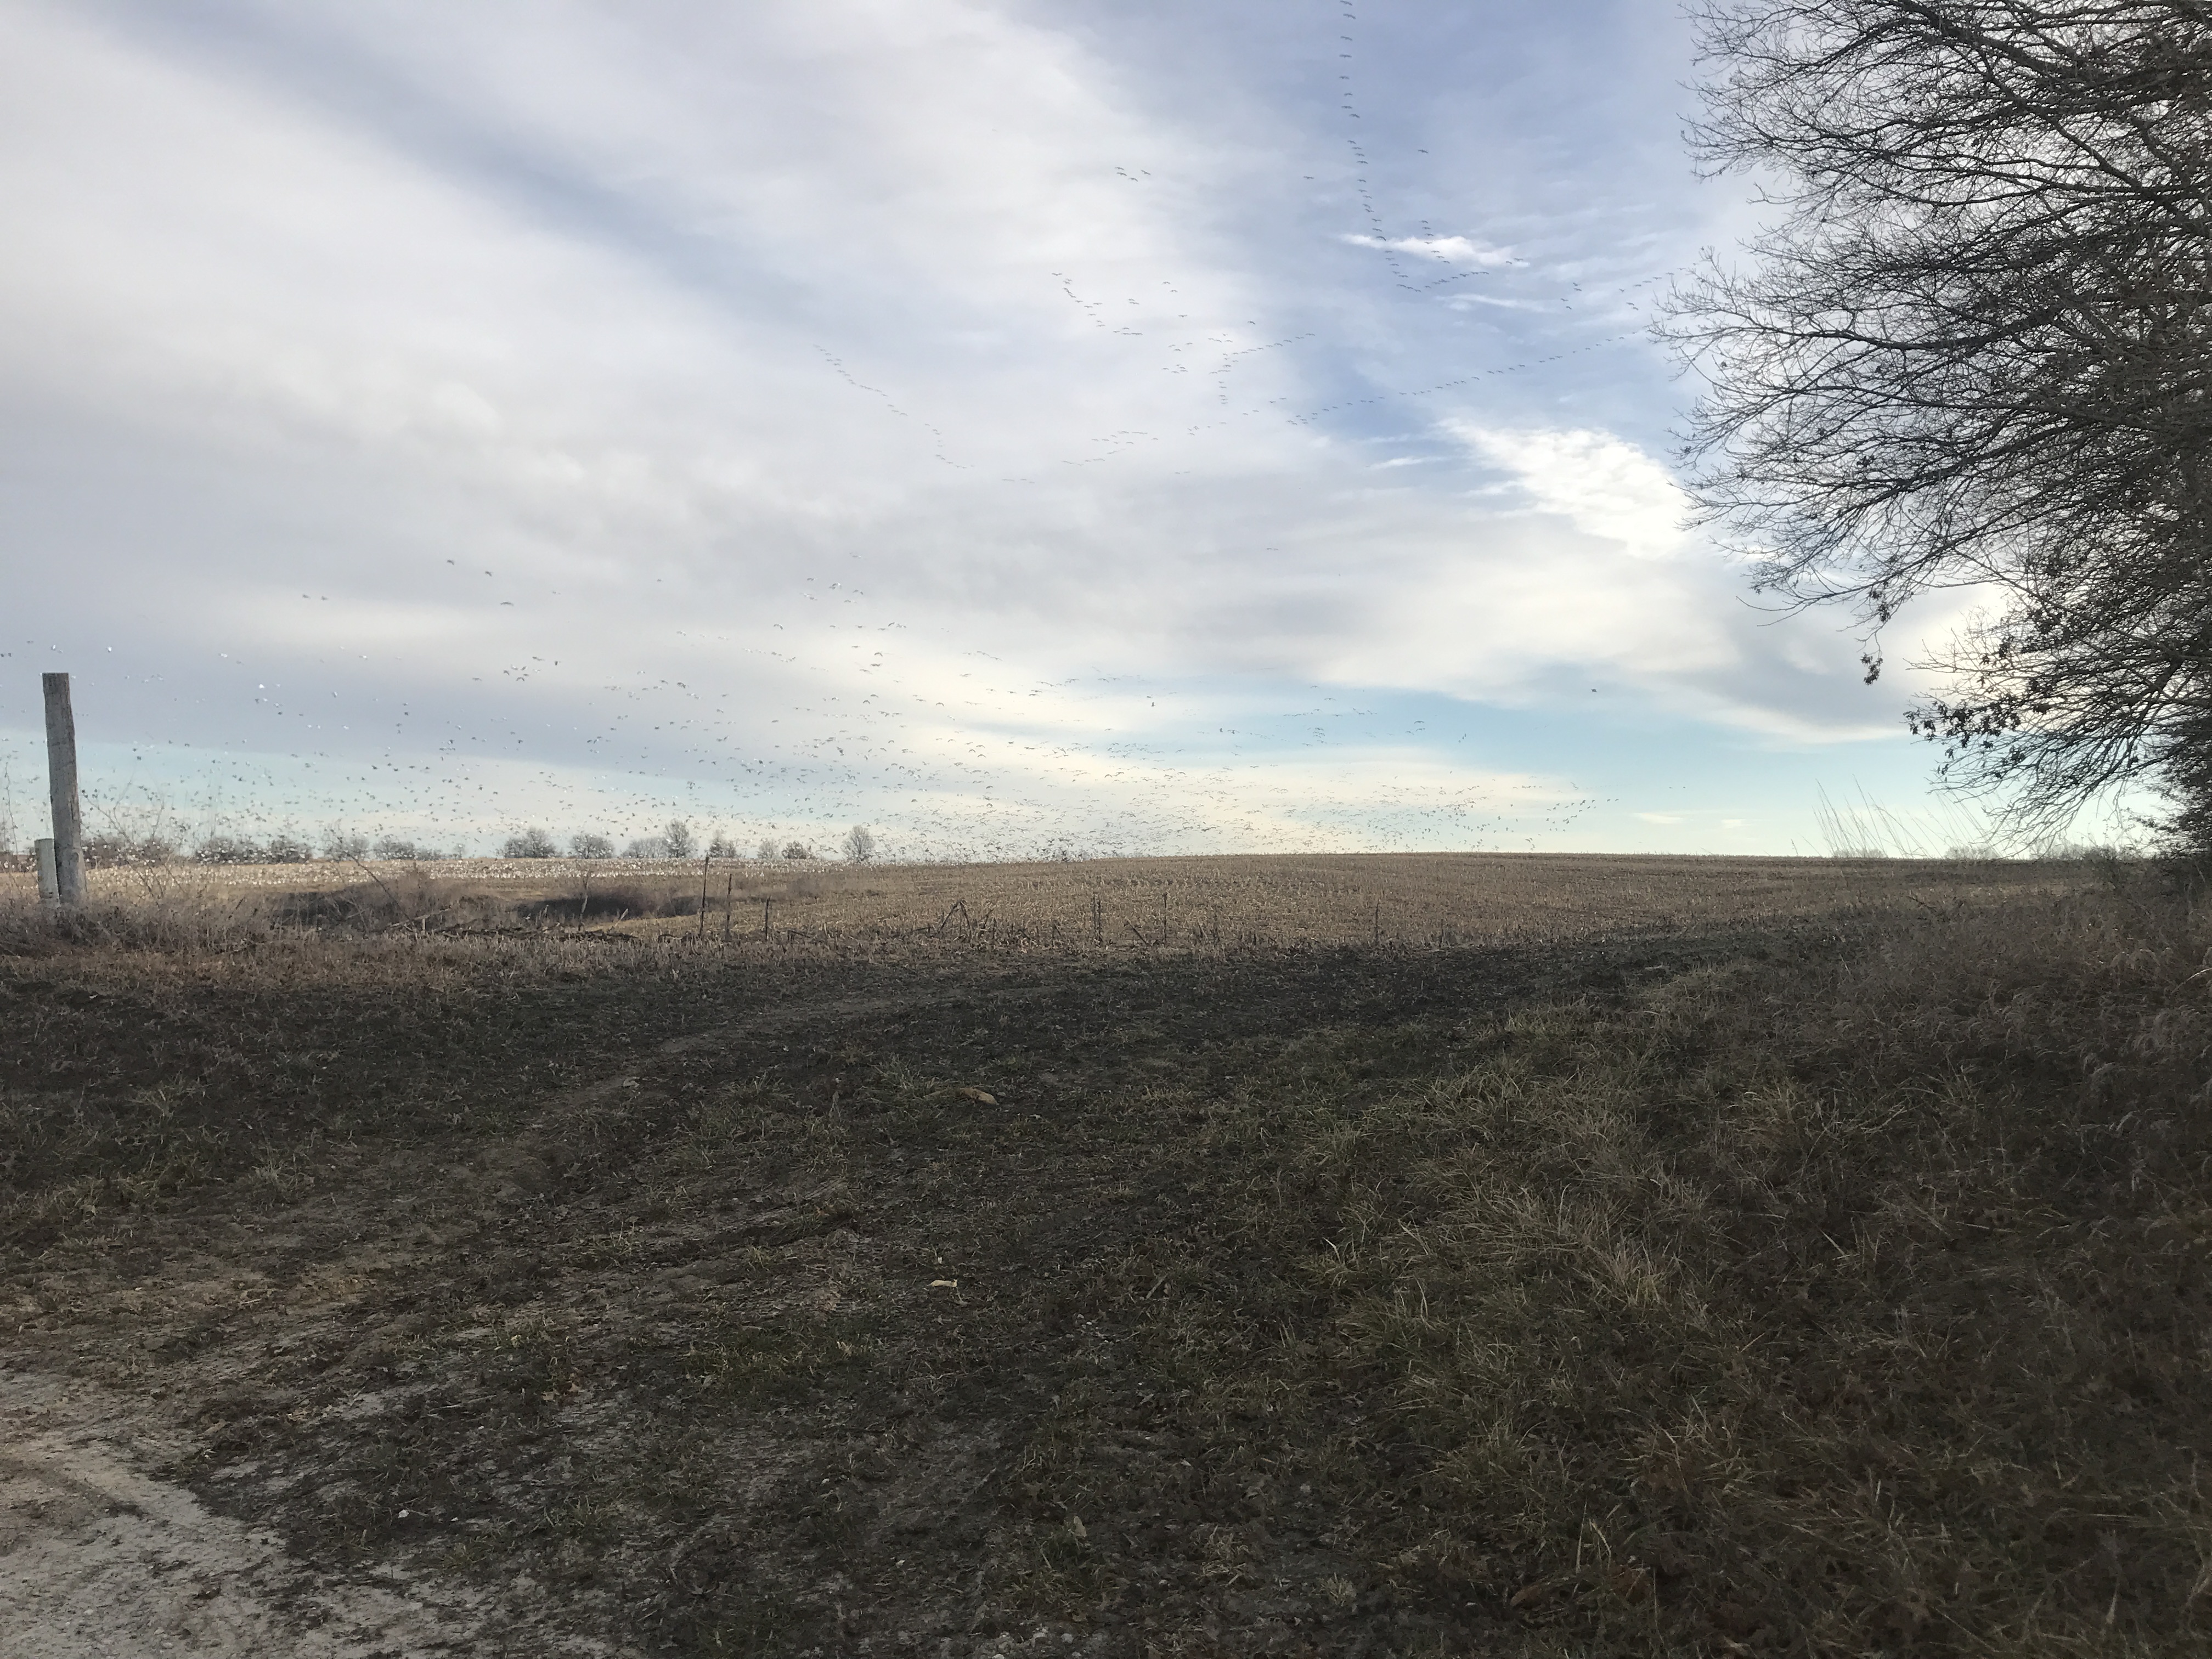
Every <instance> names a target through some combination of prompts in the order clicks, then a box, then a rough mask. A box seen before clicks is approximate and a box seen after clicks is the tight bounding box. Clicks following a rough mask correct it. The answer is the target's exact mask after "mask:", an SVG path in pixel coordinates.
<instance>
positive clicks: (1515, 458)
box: [1445, 420, 1689, 559]
mask: <svg viewBox="0 0 2212 1659" xmlns="http://www.w3.org/2000/svg"><path fill="white" fill-rule="evenodd" d="M1445 429H1446V430H1448V431H1449V432H1450V433H1451V434H1452V435H1453V436H1455V437H1456V438H1457V439H1459V440H1460V441H1461V442H1462V443H1464V444H1465V445H1466V446H1467V447H1468V450H1469V451H1470V452H1472V453H1474V455H1475V456H1476V457H1477V458H1478V459H1480V460H1483V461H1485V462H1486V463H1488V464H1489V465H1492V466H1493V467H1496V468H1498V470H1499V471H1503V472H1505V473H1508V474H1510V476H1511V477H1512V479H1513V481H1514V483H1515V484H1516V485H1517V486H1518V487H1519V489H1521V491H1522V494H1523V495H1525V496H1526V497H1527V498H1528V504H1529V506H1530V507H1531V508H1532V509H1533V510H1534V511H1536V512H1538V513H1553V514H1556V515H1557V516H1559V517H1560V518H1563V519H1565V520H1567V521H1568V522H1569V523H1570V524H1571V525H1573V526H1574V527H1575V528H1576V529H1577V530H1579V531H1581V532H1583V534H1585V535H1589V536H1601V537H1603V538H1606V539H1607V540H1608V541H1614V542H1618V543H1620V544H1621V545H1622V546H1623V547H1625V548H1626V550H1628V551H1629V552H1630V553H1631V554H1632V555H1633V556H1636V557H1638V558H1640V559H1655V558H1665V557H1668V556H1670V555H1673V554H1675V553H1679V552H1680V551H1681V550H1682V548H1683V546H1684V545H1685V544H1686V541H1687V532H1686V530H1685V528H1684V526H1683V520H1684V519H1685V518H1686V515H1687V513H1688V512H1689V500H1688V498H1687V497H1686V496H1685V495H1683V494H1682V489H1681V486H1680V485H1679V484H1677V483H1675V482H1674V477H1673V475H1672V474H1670V473H1669V472H1668V471H1667V469H1666V468H1665V467H1664V466H1662V465H1660V464H1659V463H1658V462H1657V461H1656V460H1654V459H1652V458H1651V457H1650V456H1649V455H1647V454H1645V453H1644V451H1642V450H1641V449H1639V448H1638V447H1636V446H1635V445H1634V444H1632V443H1630V442H1628V441H1626V440H1625V439H1621V438H1617V437H1615V436H1613V435H1612V434H1611V433H1608V432H1597V431H1589V430H1568V431H1561V430H1549V429H1537V430H1533V431H1515V430H1506V429H1501V428H1495V427H1489V426H1484V425H1481V424H1479V423H1477V422H1472V421H1466V420H1455V421H1448V422H1445Z"/></svg>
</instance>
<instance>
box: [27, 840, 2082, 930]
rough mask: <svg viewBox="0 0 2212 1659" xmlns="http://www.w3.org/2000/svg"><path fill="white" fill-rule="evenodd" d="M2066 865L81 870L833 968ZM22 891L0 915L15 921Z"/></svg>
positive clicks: (337, 923)
mask: <svg viewBox="0 0 2212 1659" xmlns="http://www.w3.org/2000/svg"><path fill="white" fill-rule="evenodd" d="M2080 879H2081V866H2080V865H2079V864H2075V863H2062V862H2051V863H2036V862H2027V861H2016V862H2015V861H1971V862H1970V861H1954V860H1836V859H1754V858H1684V857H1633V856H1625V857H1605V856H1592V855H1565V854H1562V855H1541V854H1532V855H1516V854H1375V855H1365V856H1318V855H1317V856H1313V857H1295V856H1293V857H1280V856H1276V857H1257V856H1255V857H1220V858H1172V859H1169V858H1161V859H1128V860H1097V861H1085V862H1073V861H1064V862H1042V863H1034V864H1003V865H936V864H914V865H892V864H884V865H864V866H851V865H843V866H816V867H812V868H808V867H805V866H799V867H793V866H787V865H763V864H761V863H757V862H755V861H751V860H738V861H731V862H727V863H712V862H702V863H699V864H689V865H672V864H671V863H669V862H668V861H665V860H659V861H643V860H497V859H477V860H439V861H435V862H428V861H426V862H422V863H411V862H410V863H383V864H375V865H371V864H365V863H364V864H350V865H348V864H324V865H307V866H302V865H297V864H291V865H265V866H228V867H221V868H216V869H199V868H193V867H189V866H156V867H152V868H140V869H122V870H110V871H103V872H94V877H93V882H92V894H91V897H92V902H91V905H90V907H89V908H88V913H87V915H86V916H85V917H84V918H83V919H82V921H81V922H79V923H78V924H77V925H78V928H79V931H80V932H81V933H84V934H85V935H86V936H87V937H88V938H92V939H99V938H101V937H107V938H110V939H112V942H115V943H118V944H131V943H145V944H151V945H163V944H173V945H184V946H190V945H195V944H204V945H218V946H219V945H226V944H233V943H239V942H242V941H246V940H251V939H256V938H263V937H270V936H274V935H276V934H279V933H298V932H302V931H308V932H313V931H318V930H328V929H332V928H336V929H341V930H344V931H348V932H353V933H362V932H369V933H374V932H377V931H387V932H411V933H416V934H428V933H442V934H447V935H455V934H459V935H485V934H494V935H501V936H514V935H532V936H543V935H546V934H553V935H556V936H560V937H566V938H575V937H578V936H580V935H582V934H600V935H608V936H613V937H623V938H630V939H659V940H667V941H674V940H680V939H686V938H690V939H698V940H701V941H709V942H714V943H717V944H727V945H732V946H744V947H746V948H759V947H768V948H772V949H775V950H777V951H786V952H788V951H813V952H821V951H827V952H829V953H831V954H836V955H844V954H849V953H852V952H854V951H860V952H863V953H868V952H874V951H885V950H896V949H899V948H902V947H904V948H910V949H911V948H921V949H927V948H930V947H938V948H943V947H948V946H950V947H959V948H965V949H969V950H976V949H980V950H984V951H1006V952H1015V953H1024V954H1033V953H1039V952H1043V953H1062V952H1079V951H1102V950H1103V951H1199V952H1218V951H1233V950H1240V949H1242V950H1252V949H1263V950H1264V949H1282V948H1292V949H1296V948H1315V947H1328V946H1351V945H1358V946H1365V947H1368V948H1376V947H1392V948H1401V949H1405V948H1411V949H1449V948H1453V947H1455V946H1462V945H1482V944H1490V943H1498V942H1502V941H1507V940H1516V939H1518V940H1527V939H1578V938H1589V937H1599V936H1604V935H1608V934H1613V933H1630V932H1638V931H1644V930H1650V929H1661V930H1666V929H1680V928H1712V927H1735V926H1743V925H1749V924H1755V923H1759V922H1763V921H1778V920H1782V919H1786V918H1793V917H1804V916H1809V915H1820V914H1822V913H1826V912H1831V911H1854V912H1856V911H1863V910H1869V909H1872V910H1890V909H1896V908H1910V907H1912V906H1916V905H1917V906H1926V907H1940V906H1944V905H1955V904H1959V903H1966V902H1990V901H1992V900H1996V899H2000V898H2002V897H2005V896H2021V895H2023V894H2027V893H2033V892H2045V891H2054V890H2063V889H2064V888H2066V887H2069V886H2070V885H2072V884H2076V883H2078V882H2079V881H2080ZM32 899H33V894H32V892H31V890H30V886H29V883H28V879H27V878H23V877H20V876H19V877H12V878H10V877H0V904H6V905H8V906H9V907H10V908H11V909H12V911H13V913H14V917H15V927H18V928H21V927H24V926H26V925H27V924H28V923H29V922H30V920H31V918H30V905H31V902H32Z"/></svg>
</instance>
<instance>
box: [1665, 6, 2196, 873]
mask: <svg viewBox="0 0 2212 1659" xmlns="http://www.w3.org/2000/svg"><path fill="white" fill-rule="evenodd" d="M1697 21H1698V24H1699V31H1700V37H1701V44H1702V48H1703V61H1704V64H1705V70H1706V76H1705V81H1704V82H1703V85H1702V88H1701V90H1702V93H1703V97H1704V112H1703V115H1702V118H1700V119H1699V120H1698V121H1697V122H1696V123H1695V124H1694V125H1693V127H1692V142H1693V145H1694V147H1695V149H1696V151H1697V153H1698V155H1699V158H1700V160H1701V161H1702V162H1703V164H1704V165H1705V167H1708V168H1709V169H1711V170H1712V171H1714V172H1728V171H1740V172H1743V173H1748V174H1750V175H1752V176H1753V177H1754V178H1755V179H1757V180H1758V181H1759V185H1760V189H1761V191H1762V194H1763V197H1764V199H1765V202H1766V203H1767V204H1768V205H1769V206H1770V208H1771V210H1772V213H1771V219H1770V222H1769V223H1768V225H1767V227H1766V228H1765V229H1764V230H1763V231H1762V232H1761V233H1759V234H1758V235H1756V236H1755V237H1754V238H1753V239H1752V240H1751V241H1750V242H1749V244H1748V246H1747V250H1746V251H1747V254H1748V256H1749V258H1747V261H1745V262H1744V264H1743V265H1742V266H1741V269H1731V268H1728V267H1725V266H1723V264H1720V263H1719V262H1717V261H1714V262H1711V263H1710V264H1708V266H1707V267H1706V268H1705V270H1704V272H1703V273H1702V274H1701V276H1699V278H1697V279H1695V280H1693V281H1692V282H1690V283H1686V284H1685V285H1684V286H1683V287H1682V288H1680V289H1678V291H1677V293H1676V294H1675V295H1674V300H1673V301H1672V304H1671V306H1670V307H1669V311H1668V316H1667V318H1666V320H1665V322H1664V323H1663V324H1662V326H1663V327H1664V328H1665V329H1666V330H1667V331H1668V334H1669V336H1670V337H1671V338H1672V340H1673V341H1674V343H1675V345H1676V346H1677V348H1678V349H1679V350H1680V352H1681V353H1682V355H1683V356H1684V357H1685V358H1686V360H1687V361H1688V362H1690V363H1692V365H1693V366H1694V367H1695V368H1696V369H1697V370H1698V371H1699V372H1700V373H1701V374H1703V375H1704V377H1705V395H1704V397H1703V398H1702V400H1701V402H1700V404H1699V407H1698V409H1697V410H1696V412H1695V414H1694V416H1693V417H1692V424H1691V427H1690V429H1689V431H1688V433H1687V435H1686V437H1687V444H1686V447H1687V450H1688V453H1689V458H1690V461H1691V475H1692V476H1691V488H1692V494H1693V495H1694V496H1695V497H1696V499H1697V500H1698V501H1699V503H1700V505H1701V507H1702V508H1703V509H1704V511H1705V514H1706V517H1707V520H1708V521H1709V522H1710V523H1711V524H1713V525H1714V526H1717V528H1718V529H1719V531H1720V532H1721V533H1722V535H1723V538H1725V539H1726V540H1728V541H1729V542H1730V543H1732V544H1734V545H1735V546H1736V547H1737V548H1739V549H1740V550H1744V551H1747V552H1748V553H1750V554H1751V555H1753V557H1754V558H1755V559H1756V561H1757V576H1756V580H1757V581H1758V583H1759V586H1761V587H1763V588H1764V589H1765V590H1766V591H1769V592H1774V593H1777V594H1779V595H1783V596H1786V597H1787V599H1790V601H1793V602H1796V603H1800V604H1807V605H1814V604H1842V605H1847V606H1849V607H1851V608H1853V609H1854V610H1855V611H1857V614H1858V616H1859V617H1861V618H1862V619H1863V623H1865V625H1866V628H1867V630H1868V636H1869V651H1868V654H1867V657H1866V659H1865V660H1866V665H1867V670H1868V676H1869V678H1873V677H1874V676H1875V674H1877V673H1879V671H1880V670H1881V645H1880V635H1881V629H1882V627H1883V625H1884V624H1886V623H1888V622H1889V621H1890V619H1891V618H1892V617H1893V616H1895V615H1896V613H1897V611H1898V610H1899V607H1900V606H1902V605H1905V604H1906V603H1908V602H1909V601H1911V599H1913V598H1915V597H1916V596H1917V595H1920V594H1923V593H1924V592H1928V591H1929V590H1932V589H1936V588H1942V587H1955V586H1979V587H1981V588H1982V589H1983V590H1984V592H1985V593H1986V594H1987V595H1988V596H1989V598H1990V603H1989V604H1988V605H1986V606H1985V607H1984V610H1983V611H1982V613H1981V616H1980V619H1979V620H1978V622H1977V623H1975V624H1974V625H1973V626H1972V628H1970V629H1968V630H1966V632H1964V633H1963V634H1962V635H1960V636H1959V637H1958V638H1957V639H1955V640H1954V641H1953V642H1952V644H1951V646H1950V647H1949V648H1948V650H1947V651H1945V652H1943V653H1940V654H1939V655H1938V656H1937V657H1936V659H1935V660H1934V661H1933V663H1932V664H1931V665H1932V666H1934V667H1935V668H1936V669H1938V670H1940V671H1942V675H1943V680H1942V684H1943V689H1942V691H1941V692H1940V693H1939V694H1938V695H1937V696H1935V697H1933V698H1931V699H1929V701H1927V702H1924V703H1923V704H1922V705H1921V706H1919V707H1917V708H1915V709H1913V710H1912V711H1911V715H1910V720H1911V725H1912V726H1913V728H1914V729H1915V730H1916V731H1917V732H1921V733H1923V734H1924V735H1926V736H1928V737H1929V738H1934V739H1936V741H1938V742H1939V743H1941V744H1942V745H1943V748H1944V750H1945V754H1944V760H1943V772H1944V775H1946V776H1947V777H1948V779H1950V780H1951V781H1954V783H1958V784H1960V785H1962V786H1964V787H1980V788H1984V789H1995V790H2002V793H2003V794H2004V796H2005V798H2006V800H2007V802H2008V807H2007V810H2008V812H2009V813H2010V814H2011V816H2012V817H2013V819H2014V822H2015V825H2016V827H2019V828H2022V829H2036V828H2039V827H2041V828H2049V827H2052V826H2055V825H2056V824H2057V823H2060V822H2062V821H2063V819H2064V818H2066V817H2069V816H2070V815H2071V814H2072V813H2073V812H2074V811H2076V810H2077V809H2078V808H2079V807H2080V805H2081V804H2082V803H2083V802H2085V801H2086V800H2087V799H2091V798H2092V797H2093V796H2095V795H2096V794H2097V793H2100V792H2101V791H2103V790H2105V789H2106V788H2108V787H2112V786H2113V785H2115V784H2118V783H2124V782H2129V781H2139V782H2149V783H2152V784H2154V785H2155V786H2157V787H2162V788H2164V789H2165V790H2166V792H2167V793H2169V795H2171V796H2172V797H2173V798H2174V799H2175V802H2176V811H2175V813H2174V815H2173V817H2172V820H2171V824H2172V827H2173V828H2175V829H2177V830H2179V832H2180V833H2182V834H2184V835H2186V836H2191V838H2193V839H2197V840H2199V841H2203V840H2207V839H2212V759H2203V758H2200V757H2203V756H2204V754H2205V750H2206V747H2207V744H2208V742H2212V562H2208V557H2207V555H2208V550H2212V541H2208V529H2212V519H2209V518H2208V509H2212V501H2208V498H2207V487H2208V479H2207V474H2206V452H2207V440H2208V435H2212V408H2209V407H2208V402H2207V394H2208V386H2212V316H2208V313H2207V301H2208V297H2209V296H2212V283H2208V280H2207V278H2208V271H2207V262H2208V255H2212V241H2208V230H2212V0H1712V3H1708V4H1705V5H1704V6H1702V7H1701V8H1700V9H1699V10H1698V12H1697Z"/></svg>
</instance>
